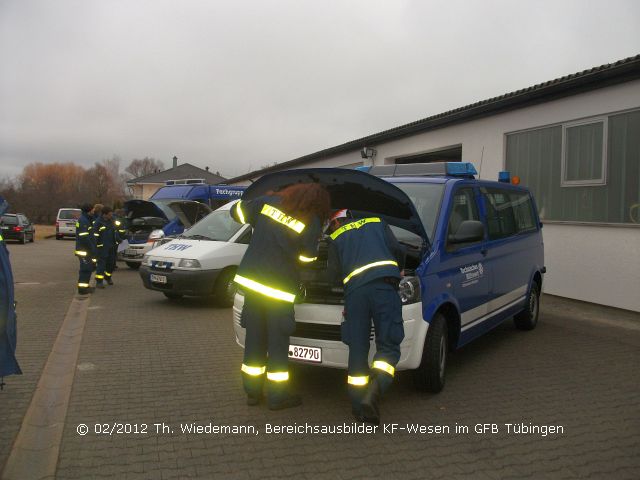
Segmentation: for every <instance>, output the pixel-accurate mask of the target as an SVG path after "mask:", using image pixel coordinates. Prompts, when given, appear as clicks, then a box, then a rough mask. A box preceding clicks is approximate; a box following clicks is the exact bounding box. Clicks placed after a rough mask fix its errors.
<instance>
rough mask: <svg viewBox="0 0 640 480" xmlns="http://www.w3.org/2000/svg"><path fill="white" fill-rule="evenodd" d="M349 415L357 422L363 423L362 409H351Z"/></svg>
mask: <svg viewBox="0 0 640 480" xmlns="http://www.w3.org/2000/svg"><path fill="white" fill-rule="evenodd" d="M351 413H352V414H353V417H354V418H355V419H356V421H358V422H364V416H362V407H351Z"/></svg>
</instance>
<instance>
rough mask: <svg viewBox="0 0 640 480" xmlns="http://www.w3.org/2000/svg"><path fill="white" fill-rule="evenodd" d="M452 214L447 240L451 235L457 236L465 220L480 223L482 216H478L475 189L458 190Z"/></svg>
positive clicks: (453, 200)
mask: <svg viewBox="0 0 640 480" xmlns="http://www.w3.org/2000/svg"><path fill="white" fill-rule="evenodd" d="M452 202H453V204H452V207H451V213H450V214H449V223H448V227H447V238H449V236H451V235H455V234H456V233H457V232H458V228H460V225H461V224H462V222H464V221H465V220H478V221H480V215H479V214H478V206H477V204H476V199H475V196H474V193H473V188H461V189H459V190H457V191H456V192H455V193H454V195H453V199H452ZM468 245H470V244H469V243H465V244H464V245H461V246H465V247H466V246H468Z"/></svg>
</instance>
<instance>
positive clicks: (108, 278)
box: [75, 204, 125, 295]
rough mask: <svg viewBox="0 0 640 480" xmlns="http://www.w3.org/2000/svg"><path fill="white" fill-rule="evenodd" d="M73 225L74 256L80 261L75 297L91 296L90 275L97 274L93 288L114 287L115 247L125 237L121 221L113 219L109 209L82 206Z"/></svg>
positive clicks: (100, 206) (116, 218)
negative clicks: (79, 295) (78, 216)
mask: <svg viewBox="0 0 640 480" xmlns="http://www.w3.org/2000/svg"><path fill="white" fill-rule="evenodd" d="M81 210H82V213H81V214H80V218H78V221H77V222H76V249H75V255H76V257H78V260H79V261H80V272H79V274H78V293H79V294H81V295H85V294H88V293H92V292H93V291H94V288H93V287H91V283H90V282H91V274H92V273H93V271H95V272H96V274H95V279H96V288H105V286H104V284H105V282H106V283H107V285H113V271H114V270H115V269H116V268H117V267H116V256H117V250H118V244H119V243H120V242H121V241H122V240H123V237H124V233H125V230H124V225H123V224H122V220H120V218H118V217H114V213H113V210H112V209H111V207H109V206H104V205H101V204H96V205H94V206H91V205H89V204H84V205H82V207H81Z"/></svg>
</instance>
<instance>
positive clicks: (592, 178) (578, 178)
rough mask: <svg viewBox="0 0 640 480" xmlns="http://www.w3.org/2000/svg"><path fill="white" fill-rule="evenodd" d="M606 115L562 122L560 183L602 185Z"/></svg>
mask: <svg viewBox="0 0 640 480" xmlns="http://www.w3.org/2000/svg"><path fill="white" fill-rule="evenodd" d="M606 138H607V122H606V119H597V120H596V121H593V120H590V121H588V122H581V123H570V124H566V125H563V126H562V147H563V148H562V186H563V187H572V186H580V185H605V184H606V172H607V141H606Z"/></svg>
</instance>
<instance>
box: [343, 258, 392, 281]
mask: <svg viewBox="0 0 640 480" xmlns="http://www.w3.org/2000/svg"><path fill="white" fill-rule="evenodd" d="M383 265H395V266H396V267H397V266H398V262H395V261H393V260H382V261H380V262H373V263H369V264H368V265H363V266H362V267H360V268H356V269H355V270H354V271H353V272H351V273H350V274H349V275H347V276H346V277H345V279H344V280H343V281H342V283H347V282H348V281H349V280H351V277H353V276H355V275H358V274H359V273H362V272H364V271H365V270H369V269H370V268H374V267H381V266H383Z"/></svg>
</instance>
